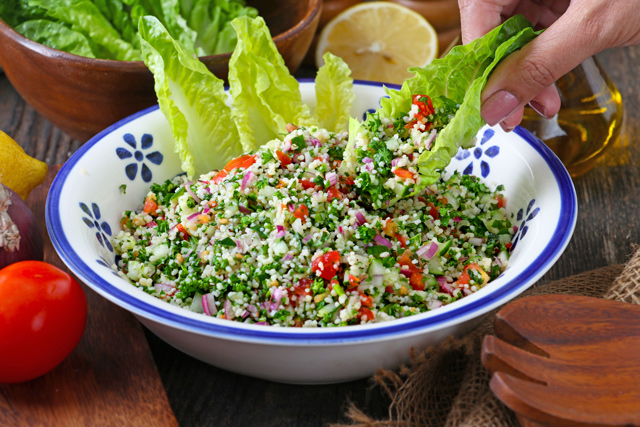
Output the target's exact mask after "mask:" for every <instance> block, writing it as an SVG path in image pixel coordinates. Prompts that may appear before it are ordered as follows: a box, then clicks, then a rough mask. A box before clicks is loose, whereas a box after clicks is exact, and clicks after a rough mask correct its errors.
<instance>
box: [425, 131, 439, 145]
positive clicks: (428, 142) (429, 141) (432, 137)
mask: <svg viewBox="0 0 640 427" xmlns="http://www.w3.org/2000/svg"><path fill="white" fill-rule="evenodd" d="M436 134H437V132H436V131H435V129H434V130H432V131H431V133H430V134H429V136H428V137H427V140H426V141H425V142H424V146H425V148H426V149H427V150H429V149H431V144H433V141H434V140H435V139H436Z"/></svg>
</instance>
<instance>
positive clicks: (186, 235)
mask: <svg viewBox="0 0 640 427" xmlns="http://www.w3.org/2000/svg"><path fill="white" fill-rule="evenodd" d="M176 229H177V230H178V233H180V234H181V236H180V237H182V240H189V233H187V230H186V229H185V228H184V225H182V224H178V225H176Z"/></svg>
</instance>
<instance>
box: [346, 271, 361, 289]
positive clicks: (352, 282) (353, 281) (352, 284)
mask: <svg viewBox="0 0 640 427" xmlns="http://www.w3.org/2000/svg"><path fill="white" fill-rule="evenodd" d="M358 285H360V279H358V278H357V277H356V276H354V275H353V274H349V285H348V286H347V290H348V291H353V290H355V289H357V288H358Z"/></svg>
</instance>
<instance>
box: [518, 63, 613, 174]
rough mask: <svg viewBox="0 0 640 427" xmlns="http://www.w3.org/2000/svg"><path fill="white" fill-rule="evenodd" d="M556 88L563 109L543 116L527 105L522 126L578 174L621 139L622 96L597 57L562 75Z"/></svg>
mask: <svg viewBox="0 0 640 427" xmlns="http://www.w3.org/2000/svg"><path fill="white" fill-rule="evenodd" d="M556 87H557V88H558V92H559V93H560V100H561V102H562V104H561V108H560V112H559V113H558V114H557V115H556V116H555V117H552V118H550V119H544V118H542V117H541V116H539V115H538V114H537V113H536V112H535V111H533V110H532V109H531V108H529V107H527V108H525V110H524V118H523V120H522V126H523V127H524V128H526V129H528V130H529V131H531V132H532V133H533V134H534V135H536V136H537V137H538V138H540V139H541V140H542V141H544V143H545V144H547V146H549V148H551V149H552V150H553V151H554V152H555V153H556V155H557V156H558V157H559V158H560V160H562V162H563V163H564V165H565V167H566V168H567V170H568V171H569V173H570V174H571V176H573V177H576V176H579V175H582V174H583V173H585V172H587V171H588V170H589V169H591V167H593V165H594V164H595V162H596V160H597V159H598V158H599V157H600V156H601V155H602V154H603V153H604V152H605V150H606V149H607V148H608V147H609V146H610V145H612V144H613V143H614V142H615V141H616V139H617V138H618V136H619V134H620V129H621V127H622V99H621V97H620V92H619V91H618V89H617V88H616V86H615V84H614V83H613V82H612V81H611V80H610V79H609V77H608V76H607V75H606V73H605V72H604V70H603V69H602V68H601V66H600V64H598V62H597V60H596V59H595V57H591V58H589V59H587V60H586V61H584V62H583V63H582V64H580V65H579V66H578V67H576V68H575V69H573V70H572V71H570V72H569V73H568V74H566V75H565V76H563V77H561V78H560V79H559V80H558V81H557V83H556Z"/></svg>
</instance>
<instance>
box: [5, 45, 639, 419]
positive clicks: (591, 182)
mask: <svg viewBox="0 0 640 427" xmlns="http://www.w3.org/2000/svg"><path fill="white" fill-rule="evenodd" d="M598 59H599V61H600V63H601V65H602V66H603V67H604V68H605V70H606V71H607V72H608V74H609V76H610V77H611V78H612V80H613V81H614V82H615V83H616V84H617V86H618V88H619V90H620V92H621V94H622V97H623V102H624V110H625V117H624V123H623V129H622V132H621V137H620V139H619V141H617V143H616V144H615V145H614V146H613V147H611V149H609V151H607V154H606V155H605V156H604V157H603V158H601V159H600V161H598V163H597V164H596V166H595V167H594V168H593V169H592V170H591V171H590V172H588V173H587V174H586V175H584V176H582V177H579V178H577V179H575V180H574V183H575V186H576V191H577V196H578V205H579V213H578V222H577V226H576V229H575V234H574V236H573V239H572V241H571V242H570V243H569V246H568V247H567V249H566V251H565V252H564V254H563V255H562V256H561V258H560V259H559V261H558V262H557V263H556V265H555V266H554V267H553V268H552V269H551V270H550V271H549V272H548V273H547V274H546V275H545V276H544V277H543V279H542V280H541V282H540V283H544V282H547V281H550V280H554V279H559V278H562V277H565V276H569V275H572V274H576V273H580V272H583V271H587V270H591V269H595V268H598V267H603V266H607V265H610V264H615V263H621V262H624V261H626V260H627V258H628V256H629V255H630V254H631V252H632V248H631V245H632V244H633V243H640V215H639V214H638V207H639V206H640V168H639V167H638V164H639V161H640V129H639V127H640V102H639V100H640V82H639V79H638V77H637V75H638V71H640V47H629V48H620V49H612V50H609V51H606V52H603V53H601V54H599V55H598ZM309 73H310V70H303V71H301V72H299V73H298V75H300V76H308V75H309ZM0 129H1V130H3V131H4V132H6V133H7V134H9V135H11V136H12V137H13V138H14V139H15V140H16V141H18V143H19V144H20V145H22V147H24V149H25V150H26V152H27V153H28V154H30V155H32V156H34V157H36V158H38V159H40V160H43V161H45V162H46V163H48V164H50V165H54V164H60V163H63V162H64V161H65V160H66V159H67V158H68V157H69V155H71V154H72V153H73V152H74V151H75V150H76V149H77V148H78V147H79V146H80V145H81V142H80V141H73V140H71V139H70V138H69V137H68V136H66V135H65V134H63V133H62V132H61V131H60V130H58V129H56V128H55V127H53V126H52V125H51V124H50V123H49V122H48V121H47V120H45V119H44V118H42V117H41V116H40V115H38V114H37V113H36V112H35V111H34V110H33V109H32V108H31V107H29V106H28V105H26V104H25V102H24V101H23V100H22V99H21V98H20V96H19V95H18V94H17V93H16V92H15V90H14V89H13V88H12V86H11V84H10V83H9V81H8V80H7V79H6V77H5V76H4V75H2V74H0ZM89 292H90V291H89ZM118 310H120V309H118ZM125 314H126V313H125ZM126 315H128V314H126ZM144 336H145V337H146V339H147V341H148V344H149V348H150V349H151V352H152V354H153V360H154V361H155V364H156V366H157V369H158V372H159V374H160V377H161V380H162V384H163V385H164V388H165V390H166V393H167V396H168V399H169V403H170V405H171V408H172V409H173V412H174V414H175V417H176V419H177V420H178V423H179V424H180V425H181V426H192V425H193V426H201V425H216V426H223V425H225V426H249V425H260V426H320V425H327V424H329V423H336V422H344V421H346V419H345V417H344V413H345V409H346V407H347V405H348V403H350V402H354V403H356V404H357V405H358V406H359V407H360V408H362V409H364V410H365V411H366V412H368V413H369V414H373V415H377V416H384V415H385V414H386V411H387V403H388V402H387V400H386V398H385V397H384V396H383V395H382V393H381V392H380V390H379V389H377V388H373V389H372V388H371V382H370V380H367V379H365V380H360V381H354V382H349V383H344V384H338V385H323V386H298V385H285V384H277V383H272V382H268V381H263V380H258V379H254V378H249V377H245V376H242V375H237V374H233V373H230V372H227V371H223V370H221V369H218V368H215V367H212V366H208V365H206V364H204V363H202V362H199V361H197V360H195V359H193V358H191V357H189V356H187V355H185V354H183V353H181V352H179V351H177V350H175V349H174V348H172V347H170V346H169V345H167V344H165V343H164V342H163V341H161V340H160V339H158V338H157V337H155V336H154V335H153V334H151V333H149V332H148V331H146V330H145V334H144ZM283 363H286V362H283ZM117 378H118V377H117V376H115V377H114V380H115V379H117ZM115 386H116V387H117V385H115ZM0 394H1V393H0ZM0 397H1V396H0ZM0 415H1V414H0ZM0 424H1V422H0Z"/></svg>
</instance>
